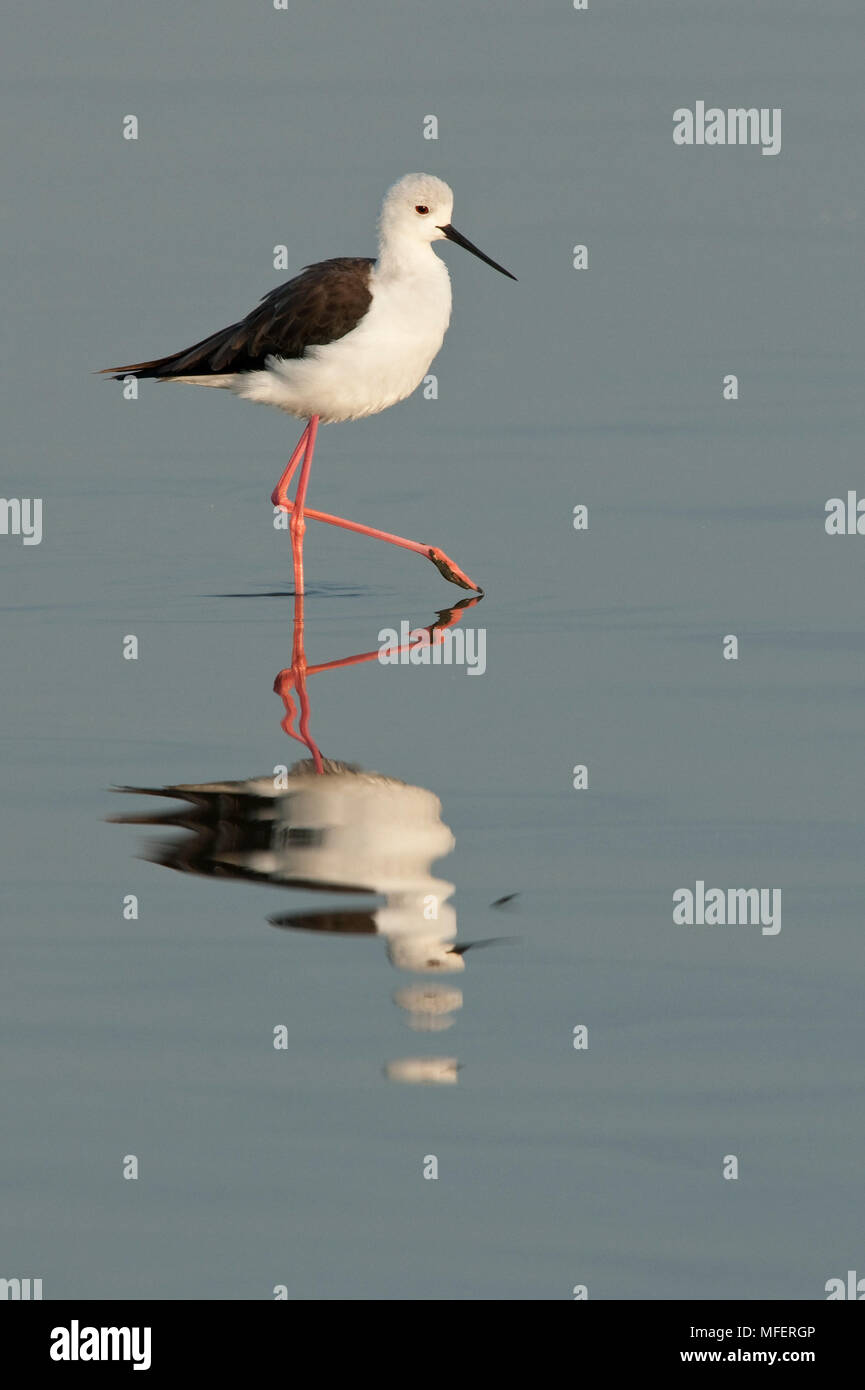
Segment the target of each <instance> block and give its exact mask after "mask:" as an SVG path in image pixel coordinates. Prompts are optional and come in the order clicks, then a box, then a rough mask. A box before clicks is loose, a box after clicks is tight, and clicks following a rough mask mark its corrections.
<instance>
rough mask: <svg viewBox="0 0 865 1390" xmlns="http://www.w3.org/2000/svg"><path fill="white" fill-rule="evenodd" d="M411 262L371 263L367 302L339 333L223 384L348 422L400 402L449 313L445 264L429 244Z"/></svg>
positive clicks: (419, 375)
mask: <svg viewBox="0 0 865 1390" xmlns="http://www.w3.org/2000/svg"><path fill="white" fill-rule="evenodd" d="M425 249H426V252H427V254H426V255H425V256H424V257H423V258H422V259H421V258H418V261H419V263H416V264H412V265H410V266H401V267H399V268H398V269H397V270H396V271H391V272H390V273H388V272H387V271H381V270H380V269H379V267H378V265H376V266H374V267H373V269H372V272H371V277H370V286H369V287H370V290H371V292H372V302H371V303H370V306H369V308H368V310H367V312H366V314H365V315H364V317H363V318H362V319H361V321H360V323H358V325H357V327H356V328H353V329H352V330H351V332H350V333H346V335H345V337H343V338H338V339H337V340H336V341H335V342H332V343H326V344H323V345H321V346H319V347H311V348H308V349H307V351H306V352H305V354H304V356H303V357H301V358H276V357H272V358H270V359H269V360H268V370H267V371H262V372H250V373H247V374H245V375H243V376H239V377H238V378H236V379H235V381H234V382H232V385H231V389H232V390H233V391H234V392H235V393H236V394H237V395H239V396H243V397H244V398H245V399H247V400H255V401H261V402H264V403H266V404H269V405H275V406H278V407H279V408H280V409H282V410H286V411H288V412H289V414H291V415H297V416H300V417H302V418H308V417H309V416H311V415H318V416H320V417H321V420H322V422H323V423H325V424H327V423H328V422H334V421H338V420H356V419H358V418H359V417H361V416H363V415H374V414H376V413H377V412H378V411H380V410H385V409H387V407H388V406H390V405H395V404H396V402H397V401H401V400H404V399H405V397H406V396H409V395H411V393H412V391H414V390H415V388H416V387H417V386H419V385H420V383H421V381H422V380H423V378H424V376H425V374H426V371H427V368H428V367H429V365H430V363H431V362H432V360H433V358H434V357H435V355H436V353H437V352H438V350H439V348H440V347H441V345H442V340H443V338H444V335H445V331H446V329H447V326H448V323H449V322H450V316H451V286H450V277H449V275H448V272H447V267H446V266H445V264H444V262H443V261H440V260H439V258H438V256H436V255H435V253H434V252H433V251H432V249H431V248H429V247H427V248H425Z"/></svg>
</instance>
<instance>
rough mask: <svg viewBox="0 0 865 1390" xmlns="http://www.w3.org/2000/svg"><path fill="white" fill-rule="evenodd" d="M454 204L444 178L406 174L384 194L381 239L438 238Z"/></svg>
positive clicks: (415, 239)
mask: <svg viewBox="0 0 865 1390" xmlns="http://www.w3.org/2000/svg"><path fill="white" fill-rule="evenodd" d="M453 207H454V195H453V191H452V189H450V188H449V187H448V185H447V184H446V183H445V181H444V179H437V178H436V177H435V175H434V174H405V175H404V176H403V177H402V178H401V179H400V180H399V181H398V182H397V183H395V184H394V185H393V187H392V188H389V189H388V191H387V193H386V194H385V199H384V202H383V203H382V207H381V217H380V219H379V229H380V231H381V238H382V241H383V242H384V241H392V240H396V239H397V238H398V239H399V240H400V241H415V242H430V241H441V239H442V238H443V237H444V235H445V233H444V232H443V231H442V227H446V226H447V225H448V223H449V222H450V220H451V214H452V212H453Z"/></svg>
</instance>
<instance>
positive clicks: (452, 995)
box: [112, 595, 489, 1084]
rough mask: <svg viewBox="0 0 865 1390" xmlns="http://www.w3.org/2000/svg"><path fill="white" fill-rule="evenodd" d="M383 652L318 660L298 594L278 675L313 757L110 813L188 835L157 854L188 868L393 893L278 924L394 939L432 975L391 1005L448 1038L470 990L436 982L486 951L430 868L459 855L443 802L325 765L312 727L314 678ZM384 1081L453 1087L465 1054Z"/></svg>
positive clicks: (293, 731)
mask: <svg viewBox="0 0 865 1390" xmlns="http://www.w3.org/2000/svg"><path fill="white" fill-rule="evenodd" d="M478 602H480V598H469V599H465V600H463V602H462V603H460V604H458V605H457V606H455V607H454V608H451V609H447V610H445V611H444V612H442V613H440V614H439V616H438V618H437V620H436V621H435V622H434V623H432V624H431V625H430V626H429V627H428V628H426V629H425V630H424V631H425V634H426V635H427V640H429V641H430V642H435V641H437V640H441V637H440V635H439V634H443V633H444V632H445V631H446V630H447V628H449V627H451V626H453V625H454V624H455V623H458V622H459V621H460V619H461V618H462V616H463V613H464V612H465V611H466V609H468V608H472V607H474V606H475V604H477V603H478ZM414 636H415V640H417V638H416V635H414ZM377 657H378V650H377V649H376V650H375V651H372V652H364V653H360V654H358V655H356V656H350V657H345V658H343V659H342V660H339V661H331V662H327V663H325V664H324V665H320V666H308V665H307V662H306V656H305V651H304V624H303V596H302V595H297V596H296V598H295V621H294V634H293V644H292V661H291V666H290V667H288V668H286V669H285V670H283V671H281V672H280V673H279V675H278V676H277V678H276V681H275V684H274V689H275V690H276V692H277V693H278V694H279V696H280V698H281V699H282V701H283V705H284V707H285V716H284V718H283V720H282V727H283V729H284V730H285V732H286V733H287V734H288V735H289V736H290V737H291V738H293V739H296V740H297V741H298V742H300V743H302V744H304V745H305V747H306V749H307V750H308V753H309V755H310V756H309V757H307V758H305V759H303V760H302V761H300V762H298V763H295V764H294V766H293V767H291V768H288V767H284V766H283V767H279V768H277V769H275V771H274V774H273V775H271V776H268V777H258V778H252V779H249V780H247V781H238V782H210V783H198V784H190V783H186V784H177V785H175V786H168V787H163V788H158V789H157V788H146V787H123V788H120V789H119V790H121V791H125V792H135V793H141V794H146V795H154V796H159V797H163V798H167V799H169V800H171V801H174V802H178V801H179V802H182V803H183V806H182V808H181V809H172V810H168V809H167V808H166V809H165V810H162V811H159V812H155V813H153V814H134V813H133V814H130V815H120V816H115V817H112V819H113V820H115V821H118V822H121V823H123V824H134V825H147V826H160V827H164V828H169V829H174V830H182V831H183V832H184V833H183V835H182V836H181V837H180V838H171V839H169V838H167V837H166V838H164V839H160V840H158V841H156V842H155V843H154V844H152V845H151V846H150V847H149V850H148V853H147V856H146V857H147V858H149V859H150V860H152V861H153V862H155V863H158V864H162V865H164V866H165V867H166V868H171V869H177V870H179V871H180V872H182V873H191V874H200V875H203V876H206V877H212V878H229V879H247V880H249V881H251V882H258V883H270V884H273V885H275V886H277V887H281V888H299V889H306V890H310V889H313V890H319V891H322V892H327V893H345V894H372V895H375V896H376V897H378V898H382V899H383V900H384V901H383V902H382V903H380V904H379V905H377V906H376V905H369V906H366V905H364V906H361V907H358V906H347V907H345V908H337V907H332V906H331V907H329V908H326V909H323V910H312V911H303V912H297V913H285V914H280V915H279V916H275V917H272V918H270V919H269V920H270V922H271V924H272V925H273V926H275V927H280V928H283V929H290V930H295V931H298V930H299V931H317V932H327V933H330V934H333V935H344V936H349V935H350V936H364V935H367V936H379V937H381V938H383V940H384V944H385V949H386V951H387V956H388V959H389V961H390V963H391V964H392V965H393V966H394V968H395V969H397V970H400V971H405V972H408V973H410V974H414V975H417V976H423V977H425V978H424V979H423V980H422V981H416V982H414V983H413V984H410V985H407V986H405V987H404V988H401V989H398V990H397V991H396V992H395V994H394V1002H395V1003H396V1004H397V1006H398V1007H399V1008H400V1009H402V1010H403V1012H404V1014H405V1018H406V1021H407V1023H408V1024H409V1026H410V1027H411V1028H413V1029H415V1030H416V1031H419V1032H428V1033H438V1032H443V1031H445V1030H446V1029H448V1028H449V1027H450V1026H451V1025H452V1024H453V1022H454V1018H455V1015H456V1013H457V1012H458V1010H459V1009H460V1008H462V1003H463V996H462V992H461V991H460V989H458V988H457V987H456V986H455V985H454V984H453V983H452V982H448V983H443V982H442V983H440V982H439V981H437V980H436V981H433V980H432V979H431V978H430V977H432V976H443V975H449V976H452V975H457V974H459V973H461V972H462V971H464V970H465V953H466V951H468V950H469V949H470V946H472V945H473V946H480V945H486V944H489V943H488V942H473V943H463V944H458V943H457V940H456V936H457V919H456V912H455V911H454V908H453V905H452V903H451V901H450V899H451V898H452V896H453V893H454V885H453V884H452V883H449V882H448V881H446V880H445V879H441V878H437V877H435V876H434V875H433V873H432V865H433V863H434V862H435V861H436V860H438V859H441V858H443V857H444V856H445V855H447V854H449V853H450V852H451V850H452V849H453V847H454V837H453V834H452V833H451V831H450V829H449V827H448V826H447V825H445V823H444V822H443V820H442V818H441V803H440V801H439V799H438V797H437V796H436V795H435V794H434V793H433V792H431V791H428V790H426V789H425V788H423V787H415V786H410V785H409V784H408V783H406V782H402V781H399V780H398V779H396V778H392V777H384V776H382V775H381V774H379V773H377V772H367V771H364V770H363V769H362V768H359V767H356V766H353V765H351V764H349V763H346V762H340V761H337V760H335V759H332V758H326V757H323V756H322V754H321V751H320V749H319V748H318V745H317V744H316V743H315V741H314V739H313V737H312V733H311V731H310V721H311V711H310V702H309V695H308V691H307V681H308V679H309V678H310V677H311V676H313V675H316V674H318V673H320V672H322V671H327V670H334V669H336V668H338V667H340V666H349V665H356V664H358V663H361V662H365V661H373V660H376V659H377ZM385 1074H386V1076H387V1077H388V1078H389V1079H391V1080H394V1081H402V1082H409V1083H429V1084H454V1083H456V1081H457V1080H458V1074H459V1063H458V1061H457V1059H456V1058H455V1057H443V1056H435V1057H433V1056H426V1057H424V1056H421V1057H406V1058H401V1059H399V1060H395V1061H391V1062H389V1063H388V1064H387V1065H386V1067H385Z"/></svg>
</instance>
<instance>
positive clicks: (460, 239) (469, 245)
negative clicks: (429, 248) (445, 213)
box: [439, 222, 517, 280]
mask: <svg viewBox="0 0 865 1390" xmlns="http://www.w3.org/2000/svg"><path fill="white" fill-rule="evenodd" d="M439 231H440V232H444V234H445V236H446V237H447V239H448V241H455V242H456V244H457V246H462V247H464V248H465V250H466V251H471V253H472V255H473V256H477V258H478V260H479V261H486V263H487V265H491V266H492V268H493V270H498V271H500V272H501V274H502V275H507V277H508V279H509V280H516V278H517V277H516V275H511V272H510V271H509V270H505V268H504V266H503V265H499V263H498V261H491V260H490V258H489V256H485V255H484V253H483V251H479V250H478V248H477V247H476V246H475V245H474V243H473V242H471V241H469V239H468V237H467V236H463V234H462V232H458V231H457V229H456V227H452V226H451V224H450V222H449V223H448V224H447V226H446V227H439Z"/></svg>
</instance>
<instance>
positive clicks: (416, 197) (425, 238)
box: [378, 174, 517, 280]
mask: <svg viewBox="0 0 865 1390" xmlns="http://www.w3.org/2000/svg"><path fill="white" fill-rule="evenodd" d="M453 207H454V195H453V190H452V189H451V188H449V187H448V185H447V184H446V183H445V181H444V179H437V178H436V176H435V174H404V175H403V177H402V178H401V179H399V180H398V182H397V183H395V184H394V185H393V187H392V188H389V189H388V191H387V193H386V194H385V199H384V202H383V203H382V207H381V217H380V218H379V223H378V226H379V253H380V257H379V259H380V262H385V263H387V264H390V265H396V264H398V263H399V262H400V261H414V259H415V256H416V254H417V252H418V251H421V254H422V255H425V254H426V253H425V251H422V250H421V248H423V247H426V246H429V245H430V244H431V243H432V242H434V241H441V240H442V239H446V240H447V241H454V242H456V244H457V246H463V247H465V249H466V251H471V253H472V255H473V256H477V257H478V258H479V259H480V260H482V261H486V263H487V265H491V266H492V267H493V269H494V270H500V271H501V273H502V275H507V277H508V279H509V280H515V279H516V278H517V277H516V276H515V275H511V272H510V271H509V270H505V268H504V266H503V265H499V264H498V262H497V261H491V260H490V258H489V256H487V255H485V254H484V252H483V251H479V250H478V248H477V247H476V246H475V245H474V244H473V243H472V242H471V241H469V239H468V237H464V236H463V234H462V232H458V231H457V229H456V227H455V226H454V225H453V223H452V222H451V213H452V212H453Z"/></svg>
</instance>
